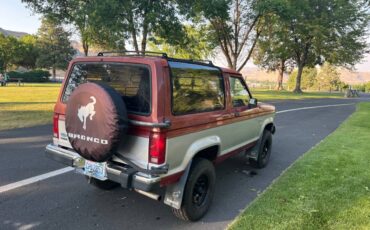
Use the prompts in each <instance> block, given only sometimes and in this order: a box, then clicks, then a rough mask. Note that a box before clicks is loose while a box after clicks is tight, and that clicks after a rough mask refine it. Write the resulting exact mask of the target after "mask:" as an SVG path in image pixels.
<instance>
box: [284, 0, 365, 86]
mask: <svg viewBox="0 0 370 230" xmlns="http://www.w3.org/2000/svg"><path fill="white" fill-rule="evenodd" d="M284 2H285V4H283V5H282V6H284V8H283V10H282V11H281V12H279V13H278V14H279V21H278V23H279V24H278V27H280V28H284V29H287V31H288V37H290V38H291V39H288V40H282V41H281V42H283V43H284V46H286V47H291V48H292V51H293V52H292V54H291V58H292V59H293V60H294V62H295V64H296V66H297V67H298V73H297V78H296V86H295V89H294V92H296V93H301V92H302V90H301V80H302V72H303V69H304V67H306V66H314V65H315V64H321V63H323V62H324V61H328V62H330V63H332V64H334V65H344V66H351V65H354V64H355V63H356V62H357V61H359V60H360V59H361V58H362V57H363V54H364V51H365V50H364V49H365V47H366V42H365V39H364V37H365V35H366V27H367V25H368V22H369V16H368V13H367V10H368V8H369V7H368V5H366V4H365V3H364V1H362V0H357V1H356V0H355V1H336V0H326V1H314V0H301V1H296V0H286V1H284Z"/></svg>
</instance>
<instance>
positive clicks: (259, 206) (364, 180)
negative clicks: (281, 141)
mask: <svg viewBox="0 0 370 230" xmlns="http://www.w3.org/2000/svg"><path fill="white" fill-rule="evenodd" d="M229 229H232V230H234V229H370V103H361V104H359V105H358V108H357V111H356V112H355V113H354V114H353V115H352V116H351V117H350V118H349V119H348V120H347V121H345V122H344V123H343V124H342V125H341V126H340V127H339V128H338V129H337V130H336V131H335V132H334V133H332V134H331V135H330V136H328V137H327V138H326V139H325V140H324V141H322V142H321V143H320V144H319V145H317V146H316V147H314V148H313V149H311V150H310V151H309V152H308V153H306V154H305V155H304V156H303V157H301V158H300V159H299V160H298V161H296V162H295V163H294V164H293V165H292V166H291V167H290V168H289V169H288V170H287V171H286V172H285V173H284V174H283V175H282V176H281V177H280V178H278V179H277V180H276V181H275V182H274V183H273V184H272V185H271V186H270V187H269V188H268V189H267V190H266V191H265V192H264V193H263V194H262V195H260V196H259V197H258V198H257V199H256V200H255V201H254V202H252V204H251V205H250V206H249V207H247V209H246V210H244V212H243V213H242V214H241V215H240V216H239V217H238V218H237V219H236V220H235V221H234V222H233V223H232V224H231V225H230V226H229Z"/></svg>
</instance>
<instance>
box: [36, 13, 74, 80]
mask: <svg viewBox="0 0 370 230" xmlns="http://www.w3.org/2000/svg"><path fill="white" fill-rule="evenodd" d="M38 46H39V52H40V53H39V54H40V55H39V57H38V59H37V65H38V66H39V67H43V68H51V69H52V71H53V77H55V71H56V69H57V68H59V69H65V68H66V67H67V65H68V62H69V61H70V60H72V58H73V55H74V54H75V50H74V49H73V48H72V47H71V44H70V41H69V33H68V32H66V31H65V30H64V29H63V27H62V26H61V25H59V24H58V23H56V22H55V21H54V20H50V19H46V18H44V19H43V20H42V24H41V27H40V28H39V31H38Z"/></svg>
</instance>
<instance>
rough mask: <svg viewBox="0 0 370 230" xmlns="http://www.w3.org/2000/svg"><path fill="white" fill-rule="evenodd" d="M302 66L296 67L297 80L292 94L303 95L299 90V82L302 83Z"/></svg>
mask: <svg viewBox="0 0 370 230" xmlns="http://www.w3.org/2000/svg"><path fill="white" fill-rule="evenodd" d="M303 67H304V66H303V65H302V64H301V65H298V74H297V79H296V82H295V89H294V90H293V93H303V92H302V90H301V81H302V73H303Z"/></svg>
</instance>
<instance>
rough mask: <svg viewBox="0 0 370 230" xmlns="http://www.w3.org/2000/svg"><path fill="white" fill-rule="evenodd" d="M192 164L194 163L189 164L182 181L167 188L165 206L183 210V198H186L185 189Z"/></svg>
mask: <svg viewBox="0 0 370 230" xmlns="http://www.w3.org/2000/svg"><path fill="white" fill-rule="evenodd" d="M191 163H192V161H190V162H189V164H188V166H187V167H186V169H185V172H184V174H183V175H182V176H181V178H180V180H179V181H178V182H177V183H176V184H172V185H170V186H167V188H166V195H165V196H164V203H165V204H167V205H169V206H171V207H173V208H176V209H180V208H181V204H182V197H183V196H184V189H185V185H186V181H187V179H188V175H189V171H190V167H191Z"/></svg>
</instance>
